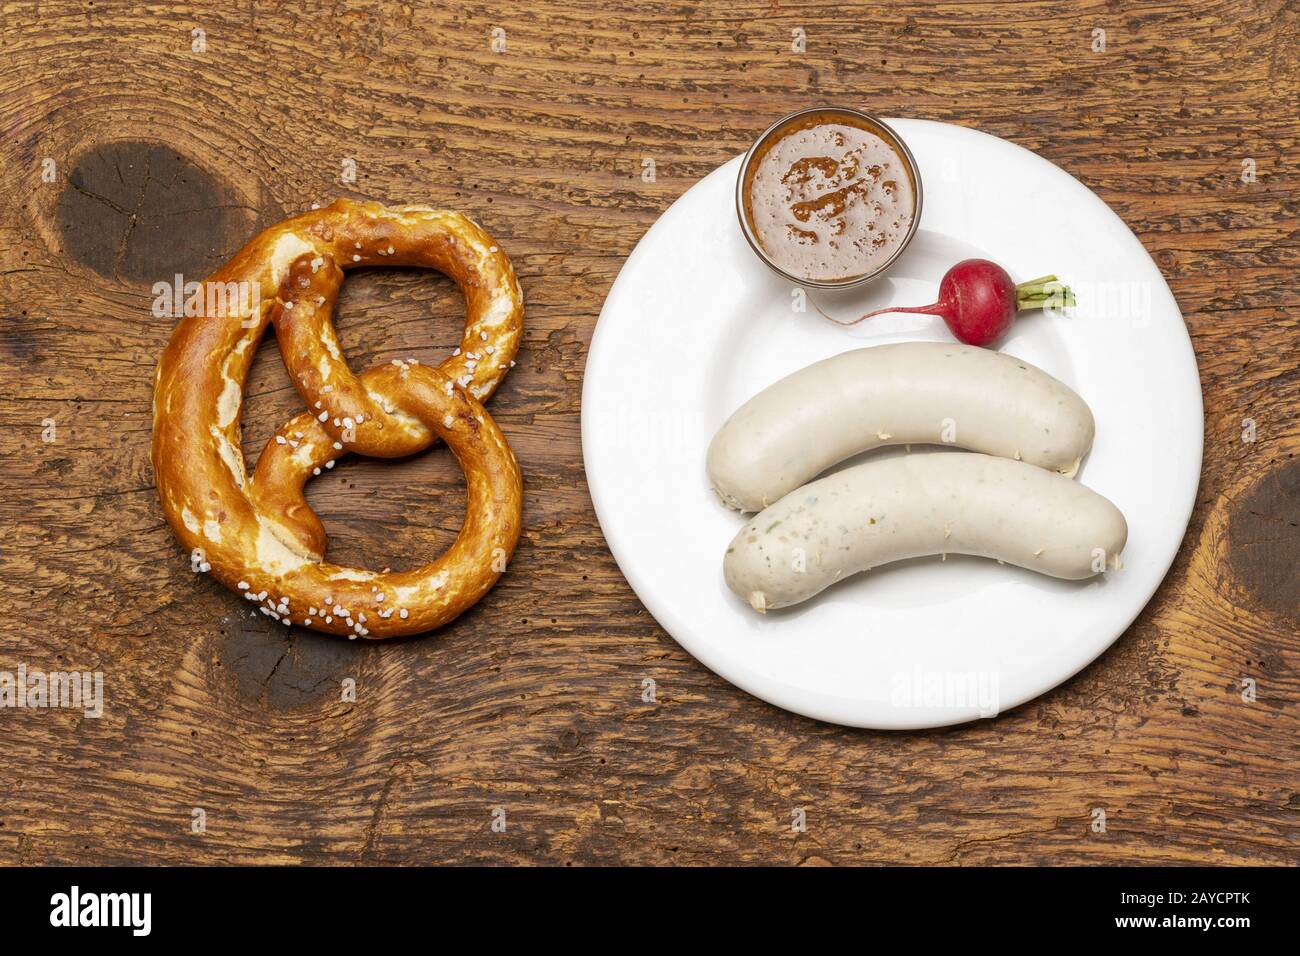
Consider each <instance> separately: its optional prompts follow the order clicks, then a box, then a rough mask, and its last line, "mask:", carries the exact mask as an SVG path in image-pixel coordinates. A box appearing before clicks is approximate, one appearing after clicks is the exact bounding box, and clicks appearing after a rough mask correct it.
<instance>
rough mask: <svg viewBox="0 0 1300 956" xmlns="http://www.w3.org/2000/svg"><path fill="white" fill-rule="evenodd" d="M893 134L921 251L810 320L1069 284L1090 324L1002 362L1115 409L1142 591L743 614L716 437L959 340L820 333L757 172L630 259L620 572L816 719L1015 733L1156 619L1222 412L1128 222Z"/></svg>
mask: <svg viewBox="0 0 1300 956" xmlns="http://www.w3.org/2000/svg"><path fill="white" fill-rule="evenodd" d="M889 122H890V124H891V125H893V126H894V128H895V129H896V130H897V132H898V133H899V134H900V135H901V136H902V137H903V138H904V139H905V140H906V141H907V143H908V145H909V146H910V147H911V148H912V151H913V152H914V153H915V154H916V159H917V161H918V163H919V164H920V168H921V177H922V181H923V183H924V187H925V208H924V212H923V213H922V222H921V229H920V231H919V232H918V234H917V236H916V237H915V239H914V240H913V242H912V245H911V246H910V247H909V248H908V250H907V252H906V253H905V254H904V255H903V257H902V258H900V259H899V261H898V262H897V263H895V265H894V267H893V268H892V269H891V270H890V272H889V273H888V274H887V275H886V276H885V277H884V278H883V279H881V280H880V281H878V282H876V283H873V284H870V285H868V286H867V287H865V288H862V289H858V290H854V291H851V292H840V293H835V294H828V293H824V292H820V293H819V292H816V291H813V292H810V293H808V295H809V296H810V297H813V298H815V300H816V302H817V304H818V305H820V306H821V308H823V309H825V310H826V311H827V312H828V313H830V314H832V315H835V316H837V317H849V316H855V315H858V314H861V313H862V312H864V311H867V310H869V309H873V308H876V307H878V306H882V305H888V304H895V305H918V304H924V303H928V302H933V301H934V300H935V298H936V292H937V289H938V282H939V279H940V277H941V276H942V275H943V273H944V271H946V269H947V268H948V267H949V266H951V265H952V264H953V263H955V262H956V261H957V260H959V259H964V258H967V257H970V256H980V257H983V258H987V259H992V260H993V261H995V262H998V263H1000V264H1002V265H1003V266H1004V267H1005V268H1007V270H1008V271H1009V272H1011V274H1012V276H1013V277H1014V278H1015V279H1016V280H1017V281H1021V280H1024V279H1028V278H1031V277H1034V276H1039V275H1044V274H1048V273H1056V274H1058V275H1059V276H1060V277H1061V278H1062V280H1064V281H1065V282H1067V283H1068V284H1069V285H1070V286H1071V287H1072V288H1073V289H1074V291H1075V293H1076V295H1077V297H1078V306H1077V307H1076V308H1075V309H1072V310H1071V314H1070V315H1069V316H1065V317H1060V316H1057V317H1053V316H1048V315H1044V314H1041V313H1022V314H1021V316H1020V317H1019V318H1018V319H1017V321H1016V323H1015V324H1014V325H1013V326H1012V330H1011V332H1010V333H1009V334H1008V335H1007V336H1006V338H1005V339H1004V340H1003V341H1002V343H1001V344H1000V348H1001V349H1002V350H1003V351H1005V352H1008V353H1011V354H1013V355H1017V356H1019V357H1021V358H1025V359H1028V360H1029V361H1030V362H1032V363H1034V364H1035V365H1038V366H1039V367H1041V368H1043V369H1045V370H1046V371H1048V372H1049V373H1051V374H1052V375H1054V376H1056V377H1057V378H1059V379H1061V380H1062V381H1063V382H1065V383H1066V384H1067V385H1069V386H1071V387H1072V388H1074V389H1075V390H1076V391H1077V392H1078V393H1079V394H1080V395H1082V396H1083V398H1084V400H1085V401H1086V402H1088V404H1089V405H1090V406H1091V407H1092V410H1093V413H1094V415H1095V417H1096V422H1097V438H1096V441H1095V443H1094V445H1093V448H1092V453H1091V454H1090V455H1089V456H1088V458H1087V459H1085V461H1084V465H1083V468H1082V469H1081V470H1080V472H1079V480H1080V481H1082V482H1083V483H1084V484H1086V485H1088V486H1089V487H1090V488H1092V489H1093V490H1095V491H1098V492H1100V493H1101V494H1103V495H1105V496H1106V497H1107V498H1109V499H1110V500H1111V501H1113V502H1114V503H1115V504H1116V505H1117V506H1118V507H1119V508H1120V510H1121V511H1123V512H1124V515H1125V517H1126V518H1127V519H1128V523H1129V538H1128V546H1127V548H1126V549H1125V551H1124V565H1125V567H1124V569H1123V570H1122V571H1118V572H1112V573H1107V574H1106V575H1104V576H1103V577H1102V578H1099V579H1095V580H1093V581H1090V582H1066V581H1058V580H1055V579H1053V578H1048V577H1045V576H1042V575H1038V574H1034V573H1033V572H1031V571H1026V570H1024V569H1021V568H1015V567H1011V566H1003V565H999V564H998V563H997V562H994V561H989V560H984V559H979V558H968V557H957V556H950V557H948V558H947V559H946V560H941V559H940V558H938V557H936V558H924V559H917V560H914V561H906V562H900V563H898V564H894V565H890V566H887V567H884V568H878V569H876V570H874V571H871V572H869V573H867V574H862V575H858V576H857V577H855V578H852V579H849V580H847V581H844V582H841V583H839V584H837V585H835V586H834V587H831V588H829V589H828V590H826V591H824V592H823V593H822V594H821V595H819V596H818V597H816V598H814V599H813V600H811V601H808V602H806V603H805V604H802V605H799V606H797V607H795V608H790V609H787V610H784V611H780V612H772V613H768V614H767V615H759V614H756V613H754V612H753V611H752V610H750V608H749V607H748V605H746V604H745V602H743V601H741V600H740V599H739V598H737V597H735V596H734V595H733V594H731V592H730V591H728V590H727V587H726V585H725V584H724V582H723V579H722V556H723V552H724V551H725V550H726V547H727V544H728V543H729V542H730V540H731V538H732V536H733V535H735V533H736V531H737V530H738V529H739V528H740V526H741V524H742V523H743V522H742V519H741V517H740V515H739V514H737V513H736V512H733V511H728V510H727V509H726V508H725V507H723V506H722V505H721V504H720V503H719V501H718V499H717V498H716V497H715V496H714V494H713V493H712V491H711V490H710V488H709V483H708V479H707V477H706V476H705V471H704V457H705V450H706V448H707V447H708V443H709V440H710V438H711V437H712V436H713V433H714V432H715V431H716V430H717V428H718V427H719V426H720V425H721V424H722V423H723V422H724V421H725V420H726V418H727V417H728V416H729V415H730V414H731V413H732V412H733V411H734V410H735V409H736V408H737V407H739V406H740V405H741V404H742V403H743V402H744V401H745V400H746V399H748V398H749V397H750V396H752V395H753V394H755V393H756V392H758V391H759V390H760V389H762V388H764V387H766V386H767V385H770V384H771V383H772V382H775V381H776V380H777V379H779V378H781V377H782V376H784V375H787V374H789V373H790V372H793V371H795V370H796V369H800V368H802V367H804V366H805V365H808V364H809V363H811V362H814V361H817V360H819V359H822V358H826V357H827V356H830V355H834V354H837V353H839V352H843V351H845V350H847V349H852V348H859V347H862V346H866V345H873V344H879V343H884V342H900V341H908V340H937V341H948V340H950V338H949V333H948V331H947V328H946V326H944V325H943V323H942V321H941V320H939V319H938V318H934V317H929V316H907V315H898V316H887V317H882V318H877V319H873V320H871V321H870V322H866V323H863V324H862V325H860V326H856V327H853V328H852V329H845V328H841V327H837V326H835V325H832V324H831V323H829V322H827V321H826V320H825V319H823V318H821V317H820V316H819V315H818V314H817V311H816V309H814V308H813V307H812V303H811V302H810V303H808V306H807V309H806V311H804V312H799V311H797V308H796V307H797V305H798V296H799V293H797V292H796V291H795V290H794V289H792V287H791V286H790V284H789V283H788V282H786V281H784V280H782V279H780V278H779V277H777V276H776V275H774V274H773V273H772V272H771V271H769V270H768V269H767V268H766V267H765V266H764V265H763V264H762V263H761V262H759V260H758V259H757V258H756V257H755V255H754V253H753V252H752V251H751V250H750V249H749V247H748V246H747V245H746V243H745V240H744V238H743V237H742V235H741V232H740V228H739V226H738V224H737V222H736V213H735V205H734V188H735V177H736V172H737V169H738V167H739V159H736V160H733V161H732V162H729V163H727V164H726V165H724V166H722V167H721V168H720V169H718V170H715V171H714V172H713V173H711V174H710V175H709V176H706V177H705V178H704V179H703V180H701V181H700V182H699V183H697V184H695V185H694V186H693V187H692V188H691V189H689V190H688V191H687V192H686V193H685V195H683V196H682V197H681V198H680V199H679V200H678V201H677V202H675V203H674V204H673V205H672V207H671V208H669V209H668V211H667V212H665V213H664V214H663V216H662V217H661V218H660V219H659V221H658V222H657V223H655V225H654V226H653V227H652V228H651V229H650V231H649V232H648V233H646V235H645V238H643V239H642V240H641V242H640V243H639V244H638V245H637V247H636V249H635V250H633V252H632V255H631V256H629V257H628V261H627V263H626V264H625V265H624V267H623V270H622V272H621V273H620V274H619V277H618V279H617V281H616V282H615V283H614V287H613V288H612V289H611V290H610V293H609V298H608V299H607V300H606V301H605V306H604V309H603V310H602V312H601V315H600V321H599V324H598V325H597V327H596V332H595V336H594V338H593V340H592V343H591V351H590V354H589V356H588V359H587V370H586V383H585V386H584V388H583V400H582V444H583V453H584V456H585V459H586V469H587V479H588V483H589V485H590V488H591V495H592V499H593V500H594V502H595V506H596V513H597V515H598V517H599V519H600V524H601V527H602V529H603V530H604V532H605V538H606V540H607V541H608V542H609V546H610V549H611V550H612V551H613V553H614V557H615V558H616V559H617V561H618V564H619V567H620V568H621V569H622V571H623V573H624V575H626V577H627V579H628V581H629V583H630V584H631V585H632V588H633V589H634V590H635V591H636V593H637V596H638V597H640V599H641V600H642V602H643V603H644V604H645V606H646V607H647V608H648V609H649V610H650V612H651V613H652V614H653V615H654V616H655V618H656V620H658V621H659V623H660V624H661V625H663V627H664V629H665V630H666V631H668V633H669V634H671V635H672V636H673V637H674V638H675V639H676V640H677V641H678V642H679V643H680V644H681V645H682V646H683V647H684V648H686V650H687V651H689V652H690V653H691V654H693V655H694V656H695V657H696V658H698V659H699V660H700V661H701V662H703V663H704V664H705V666H707V667H709V668H710V669H712V670H713V671H716V672H717V673H718V674H720V675H722V676H723V677H724V678H726V679H727V680H729V681H731V682H732V683H733V684H736V685H737V686H739V687H741V688H744V689H745V690H747V691H749V692H750V693H751V694H754V695H756V696H758V697H761V698H762V699H763V700H766V701H769V702H771V703H773V704H776V705H777V706H779V707H784V708H786V709H787V710H792V711H795V712H797V713H800V714H805V715H807V716H809V717H815V718H818V719H821V720H828V721H833V722H835V723H841V724H849V725H853V726H860V727H878V728H917V727H935V726H942V725H945V724H953V723H959V722H961V721H966V720H971V719H974V718H977V717H987V716H992V715H993V714H994V713H996V712H998V711H1005V710H1008V709H1010V708H1012V707H1015V706H1017V705H1019V704H1021V703H1023V702H1024V701H1027V700H1029V699H1031V698H1033V697H1035V696H1036V695H1038V694H1041V693H1043V692H1045V691H1047V690H1049V689H1050V688H1052V687H1054V686H1056V685H1057V684H1059V683H1061V682H1062V681H1064V680H1066V679H1067V678H1068V677H1070V676H1071V675H1072V674H1074V673H1076V672H1077V671H1078V670H1080V669H1081V668H1083V667H1084V666H1085V665H1087V664H1088V663H1089V662H1091V661H1092V660H1093V659H1094V658H1096V657H1097V656H1098V655H1100V654H1101V653H1102V652H1103V651H1104V650H1105V649H1106V648H1107V647H1109V646H1110V645H1111V643H1113V642H1114V641H1115V639H1116V638H1118V637H1119V636H1120V635H1121V634H1122V633H1123V632H1124V630H1125V628H1127V627H1128V625H1129V624H1130V623H1131V622H1132V621H1133V619H1134V618H1135V617H1136V616H1137V614H1138V612H1139V611H1141V610H1142V607H1143V605H1145V604H1146V602H1147V601H1148V600H1149V599H1150V597H1151V595H1152V594H1153V593H1154V592H1155V590H1156V587H1157V586H1158V585H1159V584H1160V581H1161V579H1162V578H1163V577H1164V575H1165V572H1166V571H1167V570H1168V569H1169V565H1170V563H1171V562H1172V561H1173V558H1174V554H1175V552H1176V551H1177V550H1178V546H1179V543H1180V542H1181V540H1182V537H1183V532H1184V530H1185V529H1186V527H1187V521H1188V518H1189V516H1190V514H1191V510H1192V504H1193V502H1194V500H1195V497H1196V487H1197V482H1198V480H1199V477H1200V470H1201V450H1202V430H1203V427H1202V426H1203V422H1202V410H1201V388H1200V380H1199V377H1198V375H1197V369H1196V358H1195V355H1194V353H1193V351H1192V346H1191V342H1190V340H1189V338H1188V335H1187V330H1186V327H1185V326H1184V323H1183V319H1182V315H1181V314H1180V313H1179V310H1178V305H1177V303H1175V302H1174V298H1173V296H1172V295H1171V294H1170V292H1169V288H1168V286H1167V285H1166V284H1165V282H1164V279H1163V278H1162V277H1161V275H1160V271H1159V270H1158V269H1157V268H1156V266H1155V264H1154V263H1153V262H1152V261H1151V258H1150V257H1149V256H1148V255H1147V253H1146V250H1144V249H1143V248H1142V245H1141V243H1139V242H1138V240H1137V238H1136V237H1135V236H1134V235H1133V233H1132V232H1130V231H1129V229H1128V228H1127V227H1126V226H1125V225H1124V223H1123V222H1122V221H1120V219H1119V218H1118V217H1117V216H1116V215H1115V214H1114V213H1113V212H1111V210H1110V209H1109V208H1108V207H1107V206H1106V204H1105V203H1103V202H1102V201H1101V200H1100V199H1098V198H1097V197H1096V196H1095V195H1093V193H1092V192H1090V191H1089V190H1088V189H1087V188H1086V187H1084V186H1083V185H1081V184H1080V183H1078V182H1077V181H1075V180H1074V179H1073V178H1071V177H1070V176H1069V175H1067V174H1066V173H1064V172H1062V171H1061V170H1060V169H1058V168H1057V167H1055V166H1053V165H1052V164H1051V163H1049V162H1047V161H1046V160H1044V159H1042V158H1040V157H1038V156H1036V155H1034V154H1033V153H1031V152H1029V151H1027V150H1025V149H1022V148H1021V147H1019V146H1015V145H1013V144H1011V143H1008V142H1006V141H1004V140H1001V139H998V138H996V137H993V136H989V135H987V134H984V133H979V132H976V131H974V130H969V129H965V128H962V127H957V126H950V125H947V124H943V123H932V122H926V121H920V120H890V121H889ZM905 453H906V452H905V451H904V450H903V449H891V450H884V451H880V452H875V453H874V454H877V455H881V454H905Z"/></svg>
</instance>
